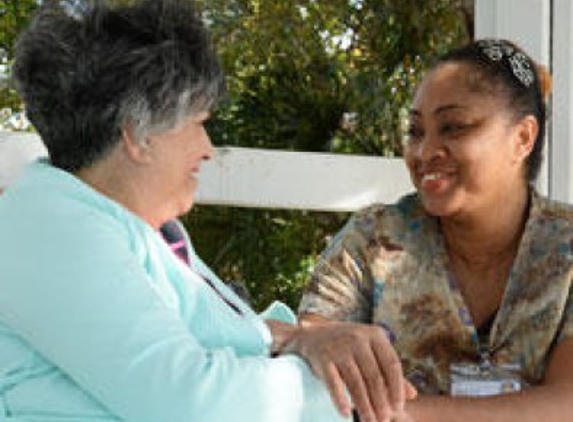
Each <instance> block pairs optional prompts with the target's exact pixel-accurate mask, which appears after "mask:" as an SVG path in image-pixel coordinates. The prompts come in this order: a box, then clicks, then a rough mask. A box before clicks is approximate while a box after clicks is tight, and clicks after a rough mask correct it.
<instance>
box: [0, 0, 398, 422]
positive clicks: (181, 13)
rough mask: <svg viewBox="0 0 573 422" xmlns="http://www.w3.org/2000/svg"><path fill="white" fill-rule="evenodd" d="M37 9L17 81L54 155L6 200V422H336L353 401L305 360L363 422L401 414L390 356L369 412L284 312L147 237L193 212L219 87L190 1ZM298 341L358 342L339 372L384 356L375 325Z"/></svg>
mask: <svg viewBox="0 0 573 422" xmlns="http://www.w3.org/2000/svg"><path fill="white" fill-rule="evenodd" d="M47 4H48V6H46V7H45V8H43V9H42V10H41V11H40V12H39V14H38V15H37V16H36V18H35V19H34V20H33V22H32V24H31V26H30V27H29V29H28V30H27V31H26V32H25V33H24V34H23V35H22V36H21V38H20V40H19V43H18V46H17V56H16V64H15V68H14V75H15V80H16V83H17V87H18V90H19V92H20V94H21V95H22V97H23V99H24V101H25V103H26V108H27V113H28V116H29V119H30V120H31V122H32V123H33V124H34V126H35V127H36V129H37V130H38V132H39V134H40V136H41V138H42V140H43V142H44V144H45V146H46V148H47V150H48V153H49V159H48V160H40V161H38V162H36V163H34V164H33V165H32V166H31V167H29V168H28V169H27V170H26V172H25V174H24V175H23V177H22V178H21V179H20V180H19V181H17V182H16V183H15V184H14V185H12V186H11V187H10V189H8V190H7V191H6V192H5V193H4V194H3V195H2V197H1V198H0V291H1V292H2V293H1V294H0V419H1V420H13V421H28V422H30V421H42V422H48V421H63V420H66V421H88V420H90V421H92V420H93V421H95V420H98V421H110V422H111V421H119V420H124V421H132V422H146V421H149V422H158V421H166V422H178V421H181V422H190V421H197V422H199V421H208V422H217V421H235V422H246V421H249V422H257V421H261V422H270V421H273V422H281V421H284V422H296V421H313V422H315V421H318V422H320V421H337V420H343V419H344V416H348V415H349V413H350V410H351V408H350V405H349V403H348V402H344V403H340V402H338V403H337V404H338V405H339V406H338V410H340V412H338V411H337V408H336V407H335V406H334V404H333V402H332V400H331V398H330V396H329V391H328V389H327V388H326V387H325V385H324V384H323V382H322V381H321V380H319V379H318V378H316V377H315V376H314V375H313V374H312V372H311V370H310V369H309V366H308V365H307V363H306V362H305V361H304V359H306V360H307V361H308V362H309V363H310V364H311V365H313V366H312V367H313V369H315V371H316V372H317V374H319V375H323V374H324V373H327V372H328V373H330V372H332V371H337V373H341V374H343V377H342V378H341V379H340V380H339V381H338V383H335V384H332V385H334V386H335V388H337V390H336V392H337V393H339V394H340V393H341V392H342V391H344V387H346V388H347V389H348V392H349V393H350V395H351V397H352V398H353V399H354V401H355V402H356V407H357V409H358V411H359V413H361V415H362V416H363V419H365V420H373V419H372V414H373V413H372V412H373V411H375V412H377V413H376V414H377V416H380V417H379V418H378V420H383V417H384V415H387V414H390V410H389V409H391V410H393V411H397V410H398V409H400V408H401V407H402V406H403V403H404V397H405V392H406V393H407V392H408V390H407V389H406V388H407V384H406V383H405V382H403V380H402V377H401V371H400V366H399V364H397V362H398V361H397V357H396V356H395V355H394V354H392V353H390V354H386V355H384V356H383V357H382V358H381V360H380V361H376V362H375V364H374V365H369V366H368V367H369V368H370V378H371V379H373V380H382V379H383V377H382V376H381V368H383V367H387V366H388V365H390V366H392V365H391V364H390V362H391V361H392V360H393V361H394V362H395V363H396V364H395V365H393V366H392V367H393V368H394V370H393V371H392V372H391V373H390V379H391V380H392V381H391V382H390V383H389V385H388V388H389V390H379V391H381V392H382V393H383V394H381V395H380V399H379V400H378V401H376V402H375V403H374V410H372V408H371V404H370V402H369V401H368V400H366V399H365V398H364V397H365V394H364V390H361V389H360V388H357V387H356V386H358V387H360V386H361V385H362V382H363V381H362V375H361V374H354V375H353V374H351V373H347V372H345V369H344V368H343V367H341V368H336V367H332V366H329V367H328V368H322V367H321V366H320V365H321V362H322V361H321V360H320V359H319V357H318V356H317V354H316V352H315V350H319V349H317V348H316V347H315V346H316V343H312V342H311V341H309V340H308V338H311V337H312V336H309V335H308V332H309V331H308V330H304V329H301V328H297V327H296V326H295V325H291V324H289V322H290V323H292V322H295V321H294V315H292V312H290V311H289V310H288V308H286V307H284V306H281V305H280V304H279V305H276V306H274V307H272V309H270V310H269V311H268V313H267V314H266V317H267V318H268V320H265V319H263V317H261V316H259V315H257V314H256V313H254V312H253V311H252V310H251V309H250V308H249V307H248V306H247V305H246V304H245V303H243V302H242V301H241V300H240V299H239V298H238V297H237V296H236V295H234V294H233V293H232V292H231V291H230V290H229V289H227V287H226V286H225V285H224V284H223V283H221V282H220V280H218V279H217V277H216V276H215V275H214V274H213V273H212V272H211V271H210V270H209V269H208V268H207V267H206V265H205V264H204V263H203V262H202V261H201V260H200V259H199V258H198V257H197V256H196V255H194V254H193V253H192V252H191V256H190V257H189V258H190V262H189V265H186V264H184V263H183V262H182V261H181V260H180V259H179V258H177V257H176V256H175V254H173V253H172V251H171V250H170V249H169V247H168V246H167V244H166V243H165V242H164V241H163V240H162V239H161V237H160V236H159V234H158V230H159V228H160V227H161V226H162V225H164V223H165V222H168V221H171V220H173V219H174V218H175V217H177V216H178V215H180V214H182V213H185V212H187V211H188V210H189V209H190V207H191V206H192V204H193V194H194V192H195V190H196V188H197V173H198V171H199V169H200V167H201V164H202V162H203V161H204V160H208V159H210V158H211V157H212V156H213V148H212V145H211V142H210V139H209V137H208V135H207V133H206V132H205V128H204V124H205V121H206V120H207V119H208V118H209V114H210V110H211V108H212V107H213V105H214V104H215V102H216V100H217V98H218V96H219V95H220V93H221V90H222V75H221V71H220V69H219V66H218V64H217V62H216V60H215V57H214V56H213V54H212V52H211V50H210V48H209V43H208V37H207V35H206V32H205V30H204V27H203V25H202V24H201V21H200V20H199V19H198V18H197V17H196V16H195V14H194V12H193V9H192V7H191V5H190V3H189V2H188V1H184V0H145V1H143V2H127V5H125V6H117V7H111V6H108V5H107V3H106V2H102V1H97V2H87V3H86V2H73V6H69V7H67V8H64V9H62V8H61V7H60V5H64V6H65V5H69V4H70V3H67V2H66V3H64V2H56V3H54V2H51V3H47ZM49 4H52V5H54V6H49ZM55 4H57V6H55ZM120 4H126V3H120ZM271 318H272V320H271ZM280 320H282V322H281V321H280ZM310 331H312V333H317V334H322V335H325V333H329V335H334V334H336V335H339V336H342V337H344V338H350V337H352V338H354V339H355V344H356V345H357V346H358V347H359V348H360V349H361V350H364V351H365V353H363V356H364V357H363V356H361V355H360V354H356V353H354V354H353V355H352V356H350V355H349V356H348V361H349V362H363V361H365V359H368V358H372V357H373V356H374V355H375V354H373V353H372V352H371V347H370V346H371V345H372V346H373V348H374V349H376V350H386V349H387V348H385V347H384V345H385V344H386V343H387V340H386V338H385V336H384V335H383V332H382V330H379V329H377V328H376V329H373V328H372V327H365V326H360V327H350V326H347V325H340V326H339V327H336V329H335V330H332V329H330V328H329V329H328V330H323V331H321V330H316V329H314V330H310ZM357 333H359V334H357ZM312 338H315V337H312ZM319 338H320V337H319ZM287 346H288V347H287ZM281 351H283V353H285V354H286V353H287V352H292V354H290V355H288V356H286V355H285V356H277V355H278V354H279V353H280V352H281ZM295 354H296V355H298V356H296V355H295ZM301 357H302V358H304V359H301ZM383 359H387V360H388V362H384V361H383ZM378 363H380V364H378ZM383 363H384V364H383ZM325 378H326V377H325ZM374 384H375V385H378V386H382V384H381V381H380V382H378V381H375V382H374ZM329 385H331V384H329ZM384 385H386V384H384ZM387 391H389V392H392V394H390V393H389V392H387ZM387 396H388V397H387ZM335 397H337V396H335ZM384 412H386V413H384Z"/></svg>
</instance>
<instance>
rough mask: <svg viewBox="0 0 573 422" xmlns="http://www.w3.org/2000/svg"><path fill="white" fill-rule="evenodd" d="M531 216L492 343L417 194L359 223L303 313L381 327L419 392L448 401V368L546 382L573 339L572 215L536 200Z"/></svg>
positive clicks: (336, 249)
mask: <svg viewBox="0 0 573 422" xmlns="http://www.w3.org/2000/svg"><path fill="white" fill-rule="evenodd" d="M530 203H531V206H530V212H529V218H528V221H527V223H526V227H525V231H524V234H523V237H522V239H521V243H520V246H519V250H518V254H517V257H516V259H515V261H514V263H513V267H512V269H511V273H510V276H509V279H508V281H507V286H506V290H505V293H504V296H503V299H502V303H501V305H500V307H499V309H498V312H497V314H496V316H495V319H494V320H493V322H492V325H491V330H490V331H489V335H488V338H487V343H488V344H486V345H483V344H481V345H480V340H479V336H478V331H477V329H476V327H475V326H474V324H473V322H472V320H471V318H470V316H469V312H468V308H467V306H466V304H465V302H464V299H463V297H462V294H461V292H460V290H459V288H458V287H457V285H456V282H455V279H454V277H452V275H451V273H450V272H449V271H448V255H447V252H446V250H445V246H444V243H443V239H442V236H441V233H440V226H439V222H438V220H437V219H436V218H434V217H431V216H429V215H428V214H426V213H425V211H424V209H423V208H422V206H421V204H420V202H419V200H418V198H417V196H416V195H410V196H406V197H403V198H402V199H401V200H400V201H399V202H398V203H396V204H394V205H375V206H372V207H369V208H367V209H365V210H363V211H361V212H358V213H357V214H356V215H354V216H353V217H352V218H351V219H350V221H349V222H348V224H347V225H346V226H345V227H344V229H343V230H342V231H341V232H340V233H339V234H338V235H337V236H336V237H335V239H334V240H333V242H332V243H331V245H330V246H329V247H328V249H327V250H325V252H324V253H323V256H322V257H321V259H320V260H319V262H318V263H317V266H316V268H315V270H314V273H313V275H312V277H311V279H310V281H309V284H308V286H307V290H306V293H305V294H304V297H303V300H302V302H301V306H300V312H301V313H307V312H308V313H315V314H319V315H322V316H324V317H326V318H329V319H336V320H351V321H360V322H371V323H374V324H377V325H379V326H380V327H382V328H383V329H384V330H385V331H386V332H387V334H388V336H389V338H390V339H391V341H392V342H393V344H394V347H395V348H396V350H397V352H398V354H399V356H400V357H401V359H402V362H403V366H404V371H405V374H406V376H407V378H408V379H409V380H410V381H411V382H412V383H413V384H414V385H415V386H416V387H417V388H418V389H419V391H420V392H421V393H447V392H448V390H449V367H450V364H452V363H457V362H473V363H478V359H479V351H480V350H481V348H482V347H484V346H485V347H487V348H488V349H489V351H490V352H491V358H492V360H493V361H494V362H495V363H499V364H502V363H512V364H514V363H517V364H520V365H521V368H522V369H521V376H522V377H523V379H524V380H526V381H527V382H528V383H530V384H536V383H538V382H540V381H541V379H542V377H543V375H544V372H545V367H546V363H547V359H548V355H549V353H550V352H551V349H552V347H553V346H554V345H555V344H556V343H557V342H559V341H561V340H563V339H564V338H566V337H573V293H572V283H571V280H572V278H573V207H571V206H567V205H563V204H559V203H556V202H551V201H549V200H547V199H545V198H542V197H540V196H539V195H537V194H536V193H535V192H532V194H531V201H530Z"/></svg>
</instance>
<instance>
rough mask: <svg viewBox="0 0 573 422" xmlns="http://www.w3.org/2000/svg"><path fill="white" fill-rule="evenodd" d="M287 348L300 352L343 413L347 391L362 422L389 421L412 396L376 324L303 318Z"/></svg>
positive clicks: (286, 350)
mask: <svg viewBox="0 0 573 422" xmlns="http://www.w3.org/2000/svg"><path fill="white" fill-rule="evenodd" d="M289 352H290V353H296V354H298V355H300V356H301V357H303V358H304V359H305V360H306V361H307V362H308V364H309V365H310V367H311V368H312V370H313V371H314V372H315V374H316V375H317V376H318V377H319V378H321V379H322V380H324V382H325V383H326V385H327V387H328V390H329V392H330V395H331V396H332V398H333V400H334V403H335V404H336V406H337V407H338V409H339V410H340V412H341V413H342V414H343V415H345V416H349V415H350V414H351V412H352V404H351V402H350V401H349V398H348V395H347V394H346V391H348V394H349V395H350V397H351V398H352V402H353V403H354V406H355V407H356V410H357V411H358V414H359V415H360V419H361V421H362V422H383V421H384V422H385V421H390V420H391V418H392V417H393V416H394V415H395V414H396V412H400V411H402V410H403V408H404V401H405V400H407V399H411V398H414V397H415V396H416V390H415V389H414V387H413V386H412V385H411V384H410V383H409V382H408V381H406V380H405V379H404V377H403V374H402V365H401V363H400V360H399V358H398V356H397V354H396V352H395V351H394V348H393V347H392V345H391V344H390V342H389V341H388V339H387V337H386V334H385V332H384V331H383V330H382V329H381V328H380V327H376V326H374V325H367V324H358V323H349V322H331V321H326V320H324V321H320V322H318V321H317V320H316V319H312V320H311V321H309V319H308V318H307V319H306V320H305V322H303V324H302V325H301V326H300V327H299V329H298V330H297V331H296V333H295V334H294V335H293V336H292V337H291V339H290V341H289V342H288V343H286V344H285V345H284V347H283V348H282V350H281V353H289Z"/></svg>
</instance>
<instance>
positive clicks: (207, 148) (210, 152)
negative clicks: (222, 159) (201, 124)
mask: <svg viewBox="0 0 573 422" xmlns="http://www.w3.org/2000/svg"><path fill="white" fill-rule="evenodd" d="M203 147H204V151H203V159H204V160H212V159H213V158H215V147H214V146H213V143H212V142H211V137H210V136H209V134H208V133H207V131H206V130H204V134H203Z"/></svg>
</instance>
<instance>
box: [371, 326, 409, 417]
mask: <svg viewBox="0 0 573 422" xmlns="http://www.w3.org/2000/svg"><path fill="white" fill-rule="evenodd" d="M380 334H381V338H380V340H379V341H376V342H374V343H372V352H373V354H374V356H375V357H376V360H377V362H378V365H379V368H380V371H381V373H382V376H383V377H384V379H385V380H386V385H387V388H388V394H389V396H390V404H391V406H392V407H393V408H394V410H397V411H398V410H402V409H403V408H404V400H405V385H404V375H403V372H402V364H401V363H400V359H399V358H398V355H397V354H396V351H395V350H394V347H392V345H391V344H390V342H389V341H388V340H387V339H386V337H385V336H384V335H383V333H382V332H381V333H380Z"/></svg>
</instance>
